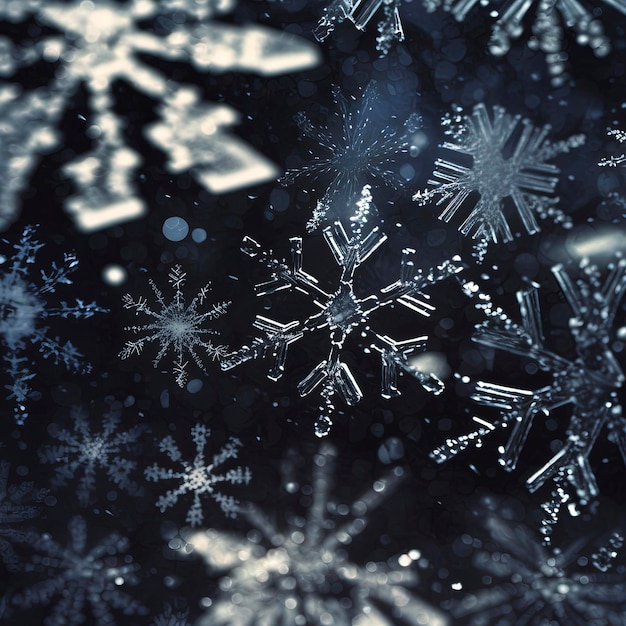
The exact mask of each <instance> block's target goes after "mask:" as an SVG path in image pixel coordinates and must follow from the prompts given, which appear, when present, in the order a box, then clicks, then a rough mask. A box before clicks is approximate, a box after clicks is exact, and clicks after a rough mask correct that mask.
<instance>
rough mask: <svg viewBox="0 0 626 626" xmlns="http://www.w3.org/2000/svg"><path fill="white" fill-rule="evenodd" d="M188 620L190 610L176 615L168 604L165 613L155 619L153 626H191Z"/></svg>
mask: <svg viewBox="0 0 626 626" xmlns="http://www.w3.org/2000/svg"><path fill="white" fill-rule="evenodd" d="M188 618H189V610H186V611H178V612H177V613H174V610H173V609H172V607H171V606H170V605H169V604H168V605H166V607H165V610H164V611H163V613H161V614H160V615H157V617H155V618H154V620H153V622H152V625H151V626H191V622H189V620H188Z"/></svg>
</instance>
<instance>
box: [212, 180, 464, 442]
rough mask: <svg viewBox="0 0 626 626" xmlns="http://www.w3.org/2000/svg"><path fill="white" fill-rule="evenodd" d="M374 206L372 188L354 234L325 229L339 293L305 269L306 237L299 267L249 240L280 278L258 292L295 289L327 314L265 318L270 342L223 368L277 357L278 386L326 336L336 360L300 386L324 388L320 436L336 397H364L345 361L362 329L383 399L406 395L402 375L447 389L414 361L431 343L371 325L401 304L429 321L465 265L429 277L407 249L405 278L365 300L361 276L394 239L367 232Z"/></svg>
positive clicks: (248, 246) (294, 249) (274, 375)
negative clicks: (297, 350) (442, 285)
mask: <svg viewBox="0 0 626 626" xmlns="http://www.w3.org/2000/svg"><path fill="white" fill-rule="evenodd" d="M371 201H372V198H371V195H370V193H369V187H368V186H366V187H364V189H363V193H362V196H361V200H360V201H359V202H358V203H357V210H356V211H355V216H354V218H353V219H352V220H351V222H350V236H348V234H347V233H346V231H345V229H344V227H343V226H342V224H341V222H339V221H336V222H335V223H334V224H333V225H332V226H329V227H327V228H325V229H324V239H325V241H326V243H327V244H328V247H329V248H330V250H331V252H332V254H333V257H334V259H335V261H336V262H337V264H338V265H339V267H340V268H341V276H340V278H339V281H338V285H337V288H336V289H335V290H334V291H332V292H326V291H324V290H323V289H322V288H321V287H320V286H319V285H318V281H317V279H316V278H315V277H313V276H311V275H310V274H307V273H306V272H305V271H304V269H303V246H302V238H301V237H293V238H292V239H291V240H290V241H291V255H292V261H291V265H287V263H286V262H285V261H277V260H276V259H274V258H273V257H272V255H271V252H264V251H262V250H261V246H260V245H259V244H258V243H257V242H256V241H254V240H253V239H251V238H250V237H246V238H245V239H244V241H243V246H242V250H243V252H245V253H246V254H247V255H248V256H251V257H253V258H254V257H258V259H259V261H260V262H261V263H262V264H263V265H264V266H265V267H267V268H268V269H269V270H270V271H271V274H272V275H271V279H270V280H269V281H267V282H265V283H261V284H259V285H257V286H256V292H257V295H258V296H265V295H268V294H273V293H276V292H278V291H281V290H285V289H289V290H291V289H294V290H297V291H299V292H300V293H303V294H306V296H308V297H309V298H310V299H311V301H312V302H313V303H314V304H315V306H316V307H317V308H318V309H319V312H318V313H315V314H313V315H311V316H309V317H308V318H306V319H305V320H304V321H302V322H300V321H292V322H287V323H282V322H278V321H275V320H272V319H269V318H267V317H263V316H260V315H259V316H257V318H256V321H255V322H254V327H255V328H257V329H258V330H260V331H262V332H263V333H264V335H265V336H264V337H259V338H256V339H255V340H254V341H253V342H252V343H251V344H250V345H249V346H243V347H242V348H241V349H240V350H238V351H236V352H233V353H232V354H229V355H228V356H227V357H225V358H224V359H223V361H222V363H221V367H222V369H224V370H228V369H231V368H233V367H236V366H238V365H241V364H242V363H245V362H246V361H249V360H250V359H256V358H259V357H265V356H267V355H271V357H272V358H273V360H274V364H273V365H272V368H271V370H270V372H269V374H268V378H269V379H270V380H278V379H279V378H280V377H281V376H282V374H283V373H284V370H285V361H286V358H287V350H288V348H289V345H290V344H292V343H294V342H296V341H298V340H300V339H302V338H303V337H304V336H305V335H308V334H309V333H313V332H320V331H324V332H325V333H326V334H327V336H328V344H329V354H328V357H327V358H326V359H323V360H322V361H320V362H319V363H318V364H317V365H316V366H315V367H314V368H313V370H312V371H311V372H310V373H309V374H308V375H307V376H306V377H305V378H304V379H303V380H302V381H301V382H300V383H299V384H298V391H299V393H300V395H301V396H306V395H308V394H310V393H311V392H312V391H314V390H315V389H316V388H318V387H319V388H320V389H321V391H320V396H321V398H322V400H323V406H321V407H320V411H321V415H320V417H319V418H318V420H317V423H316V426H315V430H316V434H317V435H318V436H320V437H321V436H324V435H326V434H328V432H329V430H330V427H331V425H332V419H331V416H332V414H333V413H334V411H335V406H334V400H333V397H334V395H335V394H336V393H338V394H339V395H340V396H341V398H342V399H343V400H344V401H345V402H346V404H348V405H350V406H352V405H354V404H356V403H357V402H358V401H359V400H360V399H361V398H362V396H363V393H362V392H361V389H360V388H359V386H358V384H357V381H356V379H355V378H354V376H353V374H352V372H351V371H350V368H349V367H348V365H347V364H346V363H344V362H343V361H342V352H343V348H344V344H345V342H346V340H347V339H348V337H349V336H350V334H351V333H352V332H353V331H356V330H357V329H358V331H359V333H358V334H360V336H361V338H364V339H366V340H369V341H370V342H371V345H370V347H371V348H373V349H375V350H377V351H378V352H380V354H381V360H382V382H381V395H382V397H383V398H390V397H392V396H397V395H399V394H400V391H399V389H398V384H397V378H398V375H399V374H400V373H402V372H406V373H408V374H410V375H411V376H413V377H414V378H415V379H416V380H417V381H418V382H419V383H420V384H421V385H422V387H424V389H426V390H427V391H430V392H433V393H440V392H441V391H442V390H443V383H442V382H441V381H440V380H439V379H438V378H437V377H436V376H435V375H434V374H432V373H425V372H422V371H420V370H419V369H418V368H417V367H415V366H413V365H412V363H411V357H413V356H414V355H415V354H416V353H418V352H423V351H424V350H425V349H426V343H427V340H428V337H426V336H421V337H414V338H412V339H407V340H404V341H395V340H393V339H391V338H390V337H388V336H386V335H385V336H381V335H379V334H377V333H376V332H374V331H373V330H372V329H371V328H370V327H369V325H368V318H369V316H370V315H371V314H372V313H373V312H374V311H376V310H377V309H379V308H381V307H383V306H386V305H389V304H392V303H394V302H399V303H400V304H403V305H404V306H406V307H408V308H410V309H412V310H414V311H416V312H417V313H420V314H421V315H424V316H425V317H428V316H429V315H430V314H431V312H432V311H433V310H434V307H433V306H432V305H431V304H429V303H428V296H427V295H426V294H424V293H423V291H424V290H425V289H426V288H427V287H429V286H431V285H432V284H433V283H436V282H437V281H440V280H443V279H445V278H448V277H449V276H451V275H454V274H456V273H457V272H459V271H460V270H461V266H460V264H459V263H458V261H459V259H458V258H457V257H455V258H454V259H453V260H452V261H445V262H444V263H442V264H441V265H440V266H438V267H436V268H434V269H431V270H428V271H427V272H423V271H422V270H416V269H415V267H414V261H413V256H414V254H415V250H412V249H410V248H406V249H404V250H403V256H402V264H401V267H400V278H399V279H398V280H397V281H396V282H395V283H393V284H391V285H388V286H387V287H385V288H384V289H382V290H381V291H380V293H379V294H378V295H377V294H371V295H368V296H365V297H360V296H358V295H357V294H356V293H355V291H354V273H355V271H356V270H357V268H358V267H359V266H360V265H361V264H362V263H364V262H365V261H366V260H367V259H368V258H369V257H370V256H371V255H372V253H373V252H374V251H375V250H377V249H378V248H379V247H380V246H381V245H382V244H383V243H384V242H385V241H386V239H387V237H386V235H384V234H383V233H382V232H381V231H380V229H379V227H378V226H376V227H374V228H372V229H371V230H368V229H367V224H368V217H369V213H370V207H371ZM366 351H368V350H366Z"/></svg>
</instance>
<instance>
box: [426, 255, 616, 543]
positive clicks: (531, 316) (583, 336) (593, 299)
mask: <svg viewBox="0 0 626 626" xmlns="http://www.w3.org/2000/svg"><path fill="white" fill-rule="evenodd" d="M552 272H553V274H554V276H555V278H556V280H557V282H558V284H559V286H560V288H561V291H562V292H563V295H564V296H565V299H566V300H567V302H568V304H569V306H570V307H571V309H572V316H571V317H570V318H569V328H570V333H571V336H572V339H573V342H574V346H575V351H576V356H575V358H574V359H569V358H567V357H566V356H564V355H562V354H558V353H556V352H554V351H552V350H551V349H550V348H548V347H545V346H544V339H543V336H542V325H541V310H540V306H539V296H538V291H537V288H536V286H533V287H531V288H530V289H528V290H526V291H521V292H518V294H517V299H518V302H519V307H520V313H521V317H522V324H521V325H519V324H518V323H516V322H514V321H513V320H512V319H511V318H510V317H508V315H507V314H506V313H505V312H504V311H503V310H502V309H501V308H499V307H495V306H494V305H493V303H492V302H491V298H490V297H489V296H488V295H487V294H484V293H481V292H480V290H479V288H478V287H477V286H476V285H475V284H468V285H467V288H468V290H469V291H470V292H471V293H472V295H474V296H476V297H477V298H478V301H479V304H478V305H477V306H478V307H479V308H481V309H483V310H484V311H485V314H486V316H487V319H486V321H485V322H482V323H481V324H479V325H478V326H477V328H476V334H475V336H474V340H475V341H476V342H478V343H480V344H482V345H484V346H487V347H489V348H495V349H498V350H506V351H507V352H510V353H512V354H518V355H521V356H524V357H529V358H531V359H534V360H535V361H536V362H537V365H538V366H539V368H540V369H542V370H543V371H545V372H548V373H549V374H550V375H551V376H552V381H551V382H550V383H549V384H548V385H546V386H544V387H540V388H537V389H530V390H529V389H520V388H512V387H506V386H503V385H500V384H495V383H490V382H484V381H479V382H478V383H477V384H476V389H475V392H474V394H473V396H472V397H473V399H474V400H475V401H476V402H477V403H478V404H480V405H483V406H486V407H494V408H497V409H500V417H499V418H498V419H494V420H487V419H484V418H479V417H475V418H474V421H475V422H476V423H477V424H478V426H479V428H478V430H475V431H473V432H471V433H469V434H467V435H463V436H462V437H458V438H453V439H448V440H447V441H446V444H445V445H443V446H441V447H440V448H438V449H437V450H435V451H434V452H433V453H432V456H433V457H434V458H435V459H436V460H437V461H438V462H443V461H446V460H448V459H449V458H451V457H452V456H454V455H456V454H457V453H458V452H460V451H462V450H464V449H465V448H467V447H468V446H470V445H474V446H480V445H482V441H483V437H485V436H486V435H488V434H489V433H491V432H493V431H495V430H500V429H504V430H506V431H507V432H509V433H510V434H509V438H508V441H507V443H506V444H505V445H504V446H502V447H501V448H500V464H501V465H502V466H503V467H504V468H505V469H506V470H508V471H512V470H514V469H515V467H516V465H517V462H518V459H519V457H520V454H521V452H522V450H523V448H524V446H525V444H526V439H527V437H528V435H529V433H530V430H531V428H532V425H533V421H534V419H535V417H536V416H544V417H545V416H547V415H549V414H550V412H551V411H552V410H553V409H555V408H557V407H560V406H563V405H566V404H571V405H572V411H571V417H570V418H569V424H568V425H567V429H566V431H565V433H566V435H565V437H566V438H565V442H564V444H563V446H562V448H561V449H560V450H559V451H558V452H556V453H555V454H554V456H552V458H551V459H550V460H549V461H548V462H547V463H546V464H545V465H544V466H543V467H541V468H540V469H538V470H537V471H536V472H535V473H534V474H533V475H532V476H530V477H529V478H528V480H527V481H526V485H527V487H528V488H529V490H530V491H531V492H535V491H537V490H538V489H539V488H540V487H542V485H544V484H545V483H546V482H548V481H551V482H552V485H553V492H552V495H551V497H550V499H548V500H547V501H546V502H544V503H543V505H542V508H543V509H544V511H545V513H546V518H545V519H544V521H543V528H542V532H544V534H545V535H546V541H549V537H550V533H551V531H552V525H553V524H554V523H556V522H557V521H558V518H559V513H560V509H561V507H562V505H564V504H567V507H568V509H569V510H570V513H572V514H574V515H576V514H578V510H577V506H576V505H577V502H576V500H577V501H578V503H580V504H587V503H589V502H590V501H592V500H593V499H594V498H595V497H596V496H597V495H598V493H599V489H598V485H597V483H596V479H595V476H594V474H593V471H592V469H591V466H590V462H589V457H590V454H591V453H592V450H593V448H594V446H595V444H596V441H597V439H598V437H599V436H600V433H601V432H602V431H603V430H605V429H606V430H605V433H606V435H607V437H608V439H609V440H610V441H611V442H612V443H614V444H616V445H617V446H618V447H619V450H620V452H621V455H622V458H623V459H624V462H625V463H626V420H625V419H624V417H623V416H622V412H621V407H620V405H619V403H618V398H617V390H618V389H619V388H620V387H621V386H622V384H623V382H624V374H623V372H622V369H621V367H620V365H619V363H618V361H617V359H616V357H615V354H614V353H613V351H612V336H613V331H614V329H613V323H614V319H615V315H616V312H617V310H618V306H619V303H620V301H621V299H622V296H623V294H624V291H625V290H626V261H625V260H619V261H618V262H615V263H614V264H613V265H612V268H611V269H610V272H609V274H608V276H607V277H606V278H605V279H604V281H602V272H601V271H600V269H599V268H598V267H597V266H594V265H591V264H589V263H588V262H587V261H582V262H581V264H580V271H579V274H578V277H577V278H576V279H573V278H572V277H571V276H570V275H569V274H568V272H567V271H566V270H565V268H564V267H563V265H556V266H555V267H553V268H552Z"/></svg>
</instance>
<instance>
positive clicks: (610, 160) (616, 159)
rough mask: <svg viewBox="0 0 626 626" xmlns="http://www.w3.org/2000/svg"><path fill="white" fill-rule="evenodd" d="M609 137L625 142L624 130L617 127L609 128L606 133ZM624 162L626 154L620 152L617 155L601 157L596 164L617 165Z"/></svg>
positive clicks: (603, 165) (625, 162) (604, 165)
mask: <svg viewBox="0 0 626 626" xmlns="http://www.w3.org/2000/svg"><path fill="white" fill-rule="evenodd" d="M606 134H607V135H608V136H609V137H615V139H616V140H617V141H618V142H619V143H624V142H626V131H623V130H620V129H619V128H609V130H608V131H607V133H606ZM625 164H626V154H624V153H622V154H620V155H618V156H610V157H606V158H604V159H602V160H601V161H600V162H599V163H598V165H601V166H602V167H617V166H618V165H622V166H623V165H625Z"/></svg>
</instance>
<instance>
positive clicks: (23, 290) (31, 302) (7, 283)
mask: <svg viewBox="0 0 626 626" xmlns="http://www.w3.org/2000/svg"><path fill="white" fill-rule="evenodd" d="M41 310H42V307H41V304H40V303H39V302H38V300H37V298H36V297H35V296H34V295H33V294H30V293H29V292H28V289H27V285H26V284H25V283H22V282H16V281H15V280H14V279H12V278H9V277H5V278H4V279H3V280H0V334H1V335H2V336H3V337H4V339H5V340H6V342H7V343H8V344H9V345H12V344H15V343H16V342H18V341H20V340H21V339H23V338H24V337H28V336H30V335H32V334H33V333H34V332H35V321H36V320H37V318H38V317H39V315H40V313H41Z"/></svg>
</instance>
